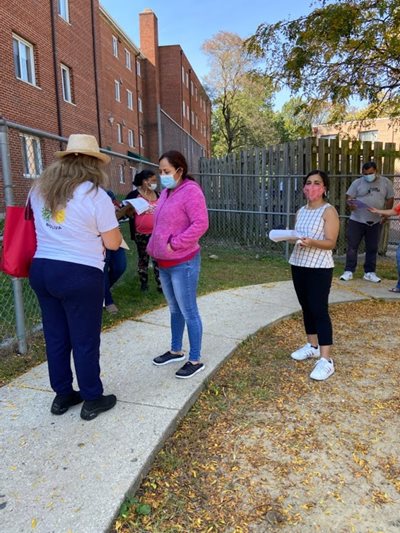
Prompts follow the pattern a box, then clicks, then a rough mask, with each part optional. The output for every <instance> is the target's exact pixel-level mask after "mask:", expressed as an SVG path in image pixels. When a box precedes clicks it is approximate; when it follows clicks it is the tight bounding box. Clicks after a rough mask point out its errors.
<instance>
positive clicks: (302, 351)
mask: <svg viewBox="0 0 400 533" xmlns="http://www.w3.org/2000/svg"><path fill="white" fill-rule="evenodd" d="M319 356H320V353H319V347H318V348H314V347H313V346H311V344H310V343H309V342H307V344H305V345H304V346H303V347H302V348H299V349H298V350H296V351H295V352H293V353H292V354H290V357H291V358H292V359H295V360H296V361H304V360H305V359H310V358H311V357H319Z"/></svg>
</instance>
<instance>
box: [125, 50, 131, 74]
mask: <svg viewBox="0 0 400 533" xmlns="http://www.w3.org/2000/svg"><path fill="white" fill-rule="evenodd" d="M125 67H126V68H127V69H128V70H132V57H131V53H130V51H129V50H127V49H126V48H125Z"/></svg>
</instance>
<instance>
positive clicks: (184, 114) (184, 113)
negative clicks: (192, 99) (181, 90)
mask: <svg viewBox="0 0 400 533" xmlns="http://www.w3.org/2000/svg"><path fill="white" fill-rule="evenodd" d="M182 110H183V118H185V117H186V104H185V100H183V101H182Z"/></svg>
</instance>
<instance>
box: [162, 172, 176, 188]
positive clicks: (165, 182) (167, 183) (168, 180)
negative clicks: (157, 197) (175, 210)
mask: <svg viewBox="0 0 400 533" xmlns="http://www.w3.org/2000/svg"><path fill="white" fill-rule="evenodd" d="M160 180H161V185H162V186H163V187H164V189H175V187H176V186H177V185H178V182H177V181H175V180H174V175H173V174H164V175H162V176H160Z"/></svg>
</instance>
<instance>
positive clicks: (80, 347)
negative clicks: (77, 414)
mask: <svg viewBox="0 0 400 533" xmlns="http://www.w3.org/2000/svg"><path fill="white" fill-rule="evenodd" d="M29 282H30V285H31V287H32V289H33V290H34V291H35V293H36V296H37V298H38V300H39V305H40V308H41V311H42V321H43V332H44V337H45V341H46V354H47V362H48V367H49V376H50V384H51V387H52V389H53V390H54V392H55V393H56V394H70V393H71V392H72V380H73V377H72V370H71V351H72V354H73V358H74V364H75V370H76V377H77V381H78V385H79V389H80V392H81V396H82V398H83V399H84V400H95V399H97V398H99V397H100V396H101V395H102V394H103V385H102V383H101V380H100V363H99V359H100V332H101V317H102V306H103V295H104V275H103V272H102V271H101V270H100V269H99V268H94V267H90V266H86V265H79V264H76V263H68V262H66V261H54V260H52V259H34V260H33V263H32V266H31V269H30V273H29Z"/></svg>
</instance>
